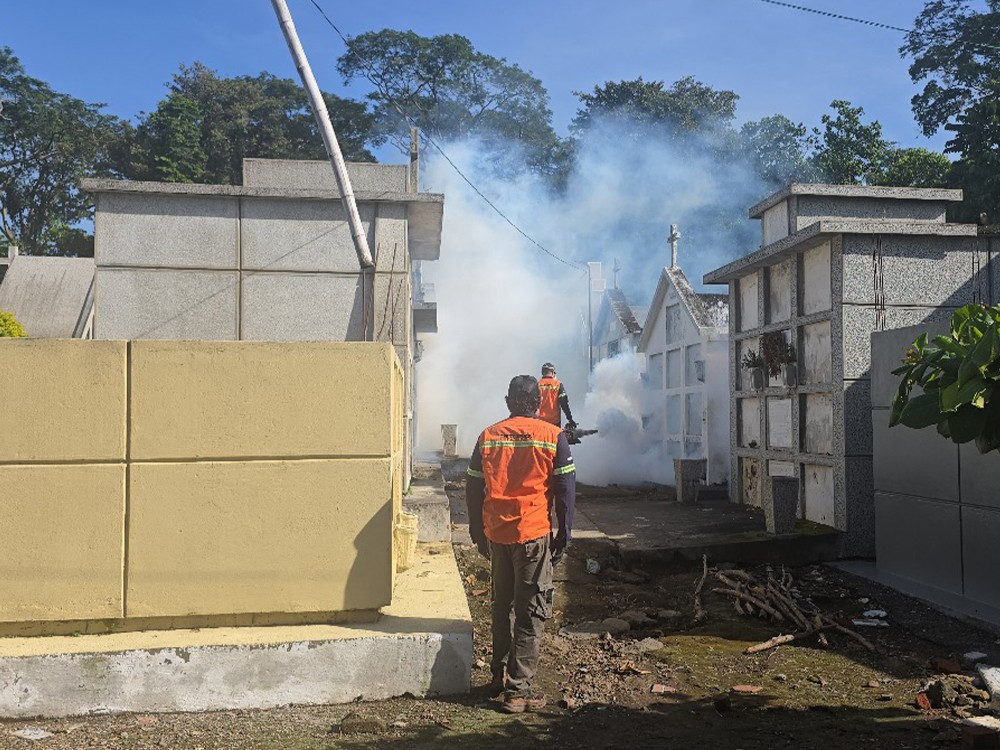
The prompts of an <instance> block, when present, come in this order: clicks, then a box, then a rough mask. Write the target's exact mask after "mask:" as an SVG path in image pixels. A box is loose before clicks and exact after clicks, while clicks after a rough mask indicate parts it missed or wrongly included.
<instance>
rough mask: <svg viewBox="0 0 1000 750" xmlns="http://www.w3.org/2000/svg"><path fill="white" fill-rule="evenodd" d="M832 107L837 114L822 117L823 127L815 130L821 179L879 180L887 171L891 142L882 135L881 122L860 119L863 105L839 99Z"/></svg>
mask: <svg viewBox="0 0 1000 750" xmlns="http://www.w3.org/2000/svg"><path fill="white" fill-rule="evenodd" d="M830 107H831V108H832V109H833V110H834V114H833V115H830V114H825V115H823V117H822V118H821V120H820V121H821V122H822V123H823V130H822V131H819V130H816V131H815V133H816V136H817V137H818V138H819V144H818V148H817V151H816V153H815V154H813V157H812V162H813V164H814V166H815V167H816V169H817V171H818V172H819V175H820V176H821V179H825V180H827V181H828V182H831V183H833V184H836V185H866V184H872V183H873V182H875V181H877V180H878V177H879V175H881V174H882V173H883V172H884V171H885V167H886V161H887V159H888V155H889V152H890V151H891V150H892V144H891V143H889V142H888V141H886V140H885V139H884V138H882V124H881V123H880V122H879V121H878V120H875V121H873V122H871V123H870V124H868V125H865V124H864V123H863V122H861V116H862V115H863V114H864V113H865V111H864V109H863V108H862V107H852V106H851V103H850V102H848V101H844V100H843V99H836V100H834V101H833V102H832V103H831V104H830Z"/></svg>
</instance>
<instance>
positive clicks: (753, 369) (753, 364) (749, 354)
mask: <svg viewBox="0 0 1000 750" xmlns="http://www.w3.org/2000/svg"><path fill="white" fill-rule="evenodd" d="M740 365H741V366H742V367H743V369H744V370H746V371H747V372H748V373H749V374H750V387H751V388H753V389H754V390H755V391H759V390H761V389H762V388H763V387H764V358H763V357H761V356H760V354H758V353H757V352H756V351H754V350H753V349H748V350H747V351H745V352H744V353H743V358H742V359H741V360H740Z"/></svg>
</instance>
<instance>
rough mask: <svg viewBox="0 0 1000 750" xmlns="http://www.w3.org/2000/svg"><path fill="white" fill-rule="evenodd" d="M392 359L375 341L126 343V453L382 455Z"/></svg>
mask: <svg viewBox="0 0 1000 750" xmlns="http://www.w3.org/2000/svg"><path fill="white" fill-rule="evenodd" d="M395 361H396V358H395V356H394V355H393V352H392V350H391V349H390V348H389V346H388V345H386V344H376V343H352V344H345V343H342V342H316V343H295V344H291V343H286V342H254V343H248V342H235V341H198V342H193V341H185V342H173V341H141V342H134V343H133V344H132V414H131V424H132V435H131V456H132V458H133V459H134V460H152V459H157V460H164V459H190V458H199V459H211V458H225V459H229V458H302V457H330V456H388V455H389V454H390V451H391V450H392V434H391V431H392V426H393V413H392V405H393V403H392V402H393V392H392V387H393V374H394V368H395V366H396V365H395ZM325 384H329V385H331V386H332V385H335V386H336V387H324V385H325ZM398 406H399V408H402V405H401V404H399V405H398Z"/></svg>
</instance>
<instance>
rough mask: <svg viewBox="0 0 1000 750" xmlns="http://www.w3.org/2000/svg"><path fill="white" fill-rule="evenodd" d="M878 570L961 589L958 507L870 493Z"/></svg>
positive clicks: (954, 591)
mask: <svg viewBox="0 0 1000 750" xmlns="http://www.w3.org/2000/svg"><path fill="white" fill-rule="evenodd" d="M875 529H876V537H875V555H876V560H877V561H878V569H879V570H880V571H883V572H885V573H888V574H890V575H894V576H898V577H899V578H904V579H909V580H913V581H919V582H920V583H921V584H922V585H924V586H928V587H931V588H934V589H939V590H941V591H945V592H949V593H952V594H961V593H962V555H961V533H962V530H961V525H960V519H959V508H958V506H957V505H954V504H950V503H941V502H935V501H932V500H926V499H922V498H919V497H912V496H905V495H898V494H891V493H887V492H879V491H876V492H875Z"/></svg>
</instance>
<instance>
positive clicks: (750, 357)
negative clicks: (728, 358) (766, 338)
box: [740, 349, 765, 370]
mask: <svg viewBox="0 0 1000 750" xmlns="http://www.w3.org/2000/svg"><path fill="white" fill-rule="evenodd" d="M740 366H741V367H742V368H743V369H744V370H753V369H754V368H756V367H764V366H765V364H764V358H763V357H762V356H760V354H758V353H757V352H755V351H754V350H753V349H748V350H747V351H745V352H743V357H742V359H740Z"/></svg>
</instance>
